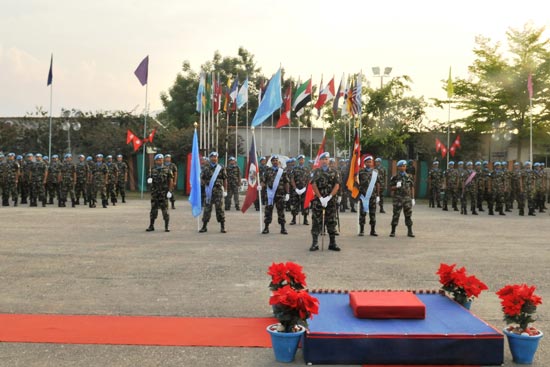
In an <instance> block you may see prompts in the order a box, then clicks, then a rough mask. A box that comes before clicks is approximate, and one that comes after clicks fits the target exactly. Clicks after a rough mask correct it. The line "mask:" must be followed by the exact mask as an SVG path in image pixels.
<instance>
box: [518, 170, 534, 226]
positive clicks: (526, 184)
mask: <svg viewBox="0 0 550 367" xmlns="http://www.w3.org/2000/svg"><path fill="white" fill-rule="evenodd" d="M521 183H522V187H523V192H524V198H525V199H527V208H528V209H529V215H531V216H535V215H536V214H535V209H536V203H535V198H536V173H535V171H533V170H532V169H531V162H530V161H526V162H525V163H524V164H523V174H522V177H521Z"/></svg>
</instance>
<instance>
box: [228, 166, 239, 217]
mask: <svg viewBox="0 0 550 367" xmlns="http://www.w3.org/2000/svg"><path fill="white" fill-rule="evenodd" d="M225 171H226V172H227V196H226V197H225V210H231V200H233V201H234V203H235V210H240V209H241V207H240V205H239V189H240V187H241V169H240V168H239V165H238V164H237V160H236V159H235V157H229V160H228V161H227V167H226V169H225Z"/></svg>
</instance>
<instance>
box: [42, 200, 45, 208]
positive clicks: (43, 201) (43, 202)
mask: <svg viewBox="0 0 550 367" xmlns="http://www.w3.org/2000/svg"><path fill="white" fill-rule="evenodd" d="M42 207H43V208H45V207H46V199H42Z"/></svg>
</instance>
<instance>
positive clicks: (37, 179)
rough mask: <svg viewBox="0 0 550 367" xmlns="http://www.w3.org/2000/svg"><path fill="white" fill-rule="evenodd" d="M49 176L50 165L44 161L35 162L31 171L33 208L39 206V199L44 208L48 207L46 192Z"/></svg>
mask: <svg viewBox="0 0 550 367" xmlns="http://www.w3.org/2000/svg"><path fill="white" fill-rule="evenodd" d="M47 174H48V165H47V164H46V162H44V161H43V160H37V161H36V162H34V164H33V166H32V169H31V180H30V181H31V193H30V194H31V198H30V200H31V206H37V203H36V201H37V199H38V200H40V201H41V202H42V206H43V207H44V206H46V190H45V187H44V185H45V181H46V178H47V177H46V176H47Z"/></svg>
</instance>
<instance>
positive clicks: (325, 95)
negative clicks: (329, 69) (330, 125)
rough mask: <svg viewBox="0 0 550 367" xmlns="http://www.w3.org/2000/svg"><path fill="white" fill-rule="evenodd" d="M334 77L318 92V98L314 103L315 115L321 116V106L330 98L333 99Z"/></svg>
mask: <svg viewBox="0 0 550 367" xmlns="http://www.w3.org/2000/svg"><path fill="white" fill-rule="evenodd" d="M334 95H335V93H334V77H333V78H332V79H331V80H330V82H328V84H327V85H326V87H325V88H324V89H323V90H322V91H320V92H319V98H318V99H317V102H316V103H315V108H316V109H317V117H319V116H321V107H323V105H324V104H325V103H327V102H329V101H331V100H332V99H334Z"/></svg>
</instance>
